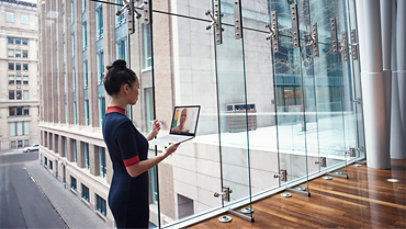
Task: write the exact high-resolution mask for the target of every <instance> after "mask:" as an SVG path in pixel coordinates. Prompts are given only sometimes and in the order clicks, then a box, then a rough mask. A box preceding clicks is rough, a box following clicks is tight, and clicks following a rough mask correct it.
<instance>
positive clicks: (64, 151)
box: [62, 136, 68, 157]
mask: <svg viewBox="0 0 406 229" xmlns="http://www.w3.org/2000/svg"><path fill="white" fill-rule="evenodd" d="M62 154H63V155H62V156H63V157H66V155H67V154H68V144H66V137H63V136H62Z"/></svg>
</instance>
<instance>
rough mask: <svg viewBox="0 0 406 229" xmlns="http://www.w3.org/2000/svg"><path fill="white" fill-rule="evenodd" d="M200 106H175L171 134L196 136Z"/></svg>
mask: <svg viewBox="0 0 406 229" xmlns="http://www.w3.org/2000/svg"><path fill="white" fill-rule="evenodd" d="M199 114H200V106H198V105H195V106H175V107H174V109H173V115H172V122H171V131H170V132H169V133H170V134H177V135H186V136H195V135H196V129H197V121H198V120H199Z"/></svg>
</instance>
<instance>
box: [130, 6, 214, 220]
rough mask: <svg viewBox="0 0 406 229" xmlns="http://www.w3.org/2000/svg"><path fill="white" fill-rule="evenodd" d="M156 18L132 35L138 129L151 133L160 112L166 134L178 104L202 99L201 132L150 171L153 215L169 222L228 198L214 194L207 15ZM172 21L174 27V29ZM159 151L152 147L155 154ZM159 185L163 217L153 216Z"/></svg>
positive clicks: (210, 48) (211, 54) (211, 72)
mask: <svg viewBox="0 0 406 229" xmlns="http://www.w3.org/2000/svg"><path fill="white" fill-rule="evenodd" d="M196 3H197V4H200V3H199V2H197V1H196ZM178 4H179V6H180V5H182V4H181V3H178ZM188 4H189V3H188ZM205 4H206V3H205ZM190 5H193V4H192V3H190ZM190 8H192V7H190ZM202 12H203V15H204V10H202ZM153 21H154V24H153V26H152V27H151V25H142V24H140V25H139V26H138V28H139V30H138V31H136V33H135V35H132V36H131V50H130V51H131V58H130V59H131V61H132V62H131V67H132V69H134V70H135V72H136V73H137V75H138V76H139V78H140V90H139V91H140V97H139V98H140V99H139V100H138V102H137V104H136V105H135V107H134V109H133V117H134V122H135V125H136V127H137V129H138V130H140V131H141V132H144V133H146V132H147V131H148V130H149V128H150V121H151V120H153V119H155V118H157V119H159V120H160V121H161V126H162V129H161V132H160V134H162V135H165V134H168V132H169V128H170V125H171V119H172V114H173V106H175V105H192V104H197V105H201V111H200V119H199V122H198V128H197V137H196V138H195V139H193V140H191V141H188V142H185V143H182V144H181V146H180V147H179V148H178V150H177V152H176V153H175V154H174V155H173V156H171V160H170V161H163V162H162V163H160V164H159V166H158V170H157V171H158V173H154V172H150V177H151V181H150V182H151V183H150V187H151V193H150V196H151V202H150V212H151V217H150V221H151V223H152V224H154V225H157V226H158V225H159V224H161V225H160V226H165V225H167V224H169V223H173V222H175V221H177V220H179V219H184V218H187V217H190V216H194V215H196V214H199V213H202V212H205V211H208V210H212V209H215V208H218V207H220V206H221V204H222V201H221V198H214V197H213V194H214V193H215V192H221V175H220V174H221V173H220V164H219V161H220V159H219V153H218V152H219V144H218V134H217V133H218V130H217V116H216V113H217V105H216V104H217V103H216V86H215V64H214V46H213V33H212V31H206V30H205V28H206V26H207V24H208V23H207V22H205V21H199V20H193V19H191V18H184V17H177V16H170V15H167V14H161V13H157V12H154V13H153ZM168 22H171V26H172V27H173V28H174V29H172V30H169V26H168ZM137 32H138V33H137ZM151 33H153V37H154V40H151ZM167 37H170V39H166V38H167ZM164 38H165V39H164ZM136 41H141V42H136ZM152 48H153V49H152ZM151 54H154V55H153V56H152V55H151ZM155 109H156V110H155ZM158 150H159V151H160V150H162V149H160V148H158ZM154 154H156V152H155V151H154V148H153V147H152V148H151V151H150V156H152V155H154ZM157 176H158V177H157ZM156 184H159V185H158V186H155V185H156ZM154 187H159V190H160V192H159V207H160V208H159V214H160V221H159V220H158V219H157V218H155V217H152V216H154V215H155V214H157V213H158V209H157V204H156V203H157V202H155V201H154V200H156V196H155V195H156V194H155V193H154V189H153V188H154ZM162 190H165V191H162Z"/></svg>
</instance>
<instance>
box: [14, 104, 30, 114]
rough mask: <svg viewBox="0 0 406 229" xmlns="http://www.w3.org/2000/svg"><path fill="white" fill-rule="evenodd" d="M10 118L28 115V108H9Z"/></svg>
mask: <svg viewBox="0 0 406 229" xmlns="http://www.w3.org/2000/svg"><path fill="white" fill-rule="evenodd" d="M9 115H10V116H23V115H30V109H29V107H28V106H27V107H9Z"/></svg>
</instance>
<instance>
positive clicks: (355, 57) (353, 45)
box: [350, 29, 358, 60]
mask: <svg viewBox="0 0 406 229" xmlns="http://www.w3.org/2000/svg"><path fill="white" fill-rule="evenodd" d="M350 39H351V57H352V59H353V60H358V42H357V34H356V32H355V29H353V30H351V33H350Z"/></svg>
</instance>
